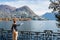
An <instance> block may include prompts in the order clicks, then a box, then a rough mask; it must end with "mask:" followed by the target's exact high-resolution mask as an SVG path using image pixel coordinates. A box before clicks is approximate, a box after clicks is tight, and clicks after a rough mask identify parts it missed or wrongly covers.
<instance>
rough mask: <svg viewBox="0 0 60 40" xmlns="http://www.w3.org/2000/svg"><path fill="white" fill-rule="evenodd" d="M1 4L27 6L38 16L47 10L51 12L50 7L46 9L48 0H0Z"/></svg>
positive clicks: (17, 6)
mask: <svg viewBox="0 0 60 40" xmlns="http://www.w3.org/2000/svg"><path fill="white" fill-rule="evenodd" d="M2 4H3V5H9V6H12V7H16V8H19V7H22V6H28V7H29V8H30V9H31V10H32V11H33V12H34V13H35V14H37V15H39V16H41V15H43V14H45V13H47V12H51V9H48V7H49V4H50V1H49V0H0V5H2Z"/></svg>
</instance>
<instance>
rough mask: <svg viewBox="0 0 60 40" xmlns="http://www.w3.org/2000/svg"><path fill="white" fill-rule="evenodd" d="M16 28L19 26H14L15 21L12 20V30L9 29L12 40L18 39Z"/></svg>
mask: <svg viewBox="0 0 60 40" xmlns="http://www.w3.org/2000/svg"><path fill="white" fill-rule="evenodd" d="M17 26H19V25H17V24H16V19H14V20H13V25H12V28H11V30H12V34H13V35H12V36H13V40H17V37H18V31H17Z"/></svg>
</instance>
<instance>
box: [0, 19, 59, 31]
mask: <svg viewBox="0 0 60 40" xmlns="http://www.w3.org/2000/svg"><path fill="white" fill-rule="evenodd" d="M12 23H13V22H12V21H0V28H4V29H5V30H10V29H11V26H12ZM56 23H57V22H56V21H54V20H48V21H33V20H32V21H17V24H21V25H20V26H18V27H17V28H18V30H19V31H35V32H43V31H44V30H52V31H53V32H57V30H58V29H59V28H58V27H57V26H56Z"/></svg>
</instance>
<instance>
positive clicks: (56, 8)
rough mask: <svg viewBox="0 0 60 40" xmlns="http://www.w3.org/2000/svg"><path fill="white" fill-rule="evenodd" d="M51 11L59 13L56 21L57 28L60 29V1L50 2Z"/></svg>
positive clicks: (56, 15)
mask: <svg viewBox="0 0 60 40" xmlns="http://www.w3.org/2000/svg"><path fill="white" fill-rule="evenodd" d="M50 2H51V3H50V5H49V9H53V11H52V12H58V13H57V14H55V17H56V20H57V21H58V23H57V26H58V28H60V0H50ZM59 31H60V30H59Z"/></svg>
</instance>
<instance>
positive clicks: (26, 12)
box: [0, 5, 40, 19]
mask: <svg viewBox="0 0 60 40" xmlns="http://www.w3.org/2000/svg"><path fill="white" fill-rule="evenodd" d="M0 17H1V18H6V17H7V18H13V17H17V18H32V19H40V17H39V16H38V15H36V14H35V13H34V12H33V11H32V10H31V9H30V8H29V7H28V6H22V7H20V8H16V7H11V6H9V5H0Z"/></svg>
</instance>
